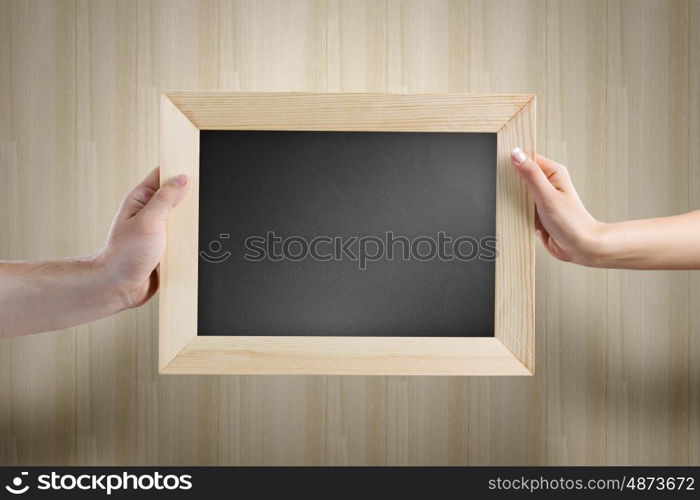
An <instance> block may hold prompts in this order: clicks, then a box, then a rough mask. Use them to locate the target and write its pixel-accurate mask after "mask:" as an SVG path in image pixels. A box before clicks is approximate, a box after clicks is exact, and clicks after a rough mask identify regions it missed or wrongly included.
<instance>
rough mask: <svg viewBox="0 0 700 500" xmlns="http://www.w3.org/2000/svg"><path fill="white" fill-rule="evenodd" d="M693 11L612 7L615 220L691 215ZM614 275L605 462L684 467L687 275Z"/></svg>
mask: <svg viewBox="0 0 700 500" xmlns="http://www.w3.org/2000/svg"><path fill="white" fill-rule="evenodd" d="M688 14H689V12H688V3H687V2H663V3H662V2H654V1H648V2H636V1H630V2H618V1H615V2H610V3H609V5H608V34H609V36H608V44H607V45H608V63H607V92H608V97H607V101H608V104H607V159H608V161H607V164H608V175H607V184H608V200H607V209H608V210H607V212H608V214H607V216H608V219H610V220H619V219H626V218H643V217H652V216H659V215H670V214H674V213H680V212H685V211H687V210H688V209H689V203H688V201H689V200H688V181H689V177H688ZM650 61H653V62H654V64H653V65H651V64H650ZM608 276H609V279H608V320H607V321H608V350H607V461H608V463H610V464H616V465H617V464H639V465H643V464H683V463H687V461H688V445H687V442H688V424H689V422H688V373H689V372H688V341H689V321H688V320H689V297H688V293H689V285H690V283H689V276H688V273H687V272H649V273H642V272H632V271H615V272H613V271H611V272H610V273H609V274H608ZM695 307H697V304H696V305H695Z"/></svg>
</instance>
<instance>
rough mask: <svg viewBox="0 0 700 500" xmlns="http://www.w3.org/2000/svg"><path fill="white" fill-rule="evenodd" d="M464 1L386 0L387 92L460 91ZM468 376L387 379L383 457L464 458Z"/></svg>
mask: <svg viewBox="0 0 700 500" xmlns="http://www.w3.org/2000/svg"><path fill="white" fill-rule="evenodd" d="M468 15H469V12H468V8H467V4H466V3H465V2H451V1H443V0H439V1H434V2H423V1H420V0H389V3H388V14H387V22H388V28H387V51H388V52H387V91H388V92H467V91H468V78H467V74H468V69H469V66H468V59H467V57H466V54H467V44H466V37H467V34H468ZM467 385H468V379H466V378H462V377H459V378H449V379H446V378H424V377H410V378H407V377H390V378H388V379H387V404H388V406H387V419H388V427H387V450H386V453H387V463H388V464H390V465H397V464H405V465H409V464H410V465H419V464H431V465H445V464H453V465H464V464H466V463H467V450H468V423H467V420H466V418H464V416H465V415H466V414H467V404H468V388H467Z"/></svg>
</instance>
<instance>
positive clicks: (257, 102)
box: [164, 90, 532, 132]
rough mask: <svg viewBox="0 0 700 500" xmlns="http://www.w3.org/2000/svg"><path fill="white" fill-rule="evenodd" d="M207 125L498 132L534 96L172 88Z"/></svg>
mask: <svg viewBox="0 0 700 500" xmlns="http://www.w3.org/2000/svg"><path fill="white" fill-rule="evenodd" d="M164 92H165V94H166V95H167V96H168V97H169V98H170V100H171V101H172V102H173V103H175V105H176V106H177V107H178V108H179V109H180V111H182V112H183V113H184V114H185V115H186V116H187V117H188V118H189V119H190V120H191V121H192V123H194V124H195V125H196V126H197V127H198V128H199V129H201V130H289V128H290V127H294V130H321V131H323V130H335V131H343V130H349V131H363V132H372V131H376V132H381V131H393V132H498V131H499V130H500V129H501V128H502V127H503V124H504V123H506V122H507V121H508V120H510V119H511V118H512V117H513V116H514V115H515V114H516V113H517V112H518V111H519V110H520V109H521V108H522V107H523V106H524V105H525V104H526V103H527V102H528V101H529V100H530V99H531V98H532V96H531V95H527V94H524V95H521V94H516V95H482V96H479V95H463V94H451V95H450V94H447V95H445V94H406V95H396V94H394V95H386V94H360V93H342V94H341V93H334V94H330V93H328V94H313V93H290V92H283V93H273V92H269V93H246V92H221V91H219V92H206V93H203V92H198V91H180V90H166V91H164Z"/></svg>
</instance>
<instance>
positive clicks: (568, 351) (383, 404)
mask: <svg viewBox="0 0 700 500" xmlns="http://www.w3.org/2000/svg"><path fill="white" fill-rule="evenodd" d="M159 89H231V90H256V91H265V90H270V91H271V90H287V91H319V92H326V91H328V92H335V91H376V92H385V91H386V92H533V93H537V95H538V108H539V109H538V115H539V116H538V143H539V144H538V149H539V151H540V152H541V153H542V154H545V155H549V156H552V157H554V158H557V159H559V160H560V161H562V162H564V163H566V164H567V165H568V166H569V167H570V170H571V172H572V175H573V178H574V181H575V183H576V186H577V188H578V189H579V192H580V194H581V196H582V197H583V199H584V201H585V203H586V204H587V206H588V207H589V208H590V210H591V211H592V213H593V214H594V215H595V216H597V217H600V218H604V219H607V220H618V219H623V218H629V217H645V216H652V215H665V214H672V213H677V212H682V211H686V210H689V209H691V208H698V207H700V96H699V90H700V0H668V1H661V0H658V1H650V0H647V1H636V0H626V1H618V0H611V1H609V2H606V1H601V0H587V1H585V2H583V1H579V0H567V1H561V2H560V1H555V0H549V1H546V0H470V1H458V0H434V1H428V0H425V1H421V0H377V1H373V0H262V1H254V0H220V1H216V0H204V1H200V2H197V1H191V0H139V1H136V0H120V1H115V0H98V1H89V0H55V1H50V0H45V1H35V0H32V1H29V0H14V1H8V0H0V258H4V259H33V258H43V257H62V256H69V255H77V254H85V253H89V252H93V251H95V250H96V249H98V248H99V247H100V245H101V243H102V241H103V238H104V237H105V234H106V231H107V229H108V227H109V223H110V220H111V217H112V215H113V213H114V211H115V210H116V208H117V206H118V203H119V201H120V199H121V197H122V196H123V195H124V193H125V192H127V191H128V189H129V188H130V186H132V185H134V184H135V183H136V182H137V181H138V180H139V179H140V178H141V177H143V176H144V175H145V174H146V173H147V172H148V171H149V170H150V169H151V168H152V167H153V166H154V165H156V162H157V148H158V137H157V131H158V123H157V122H158V99H157V96H158V91H159ZM538 252H539V253H538V258H537V266H538V268H537V348H538V352H537V356H538V367H537V375H536V376H534V377H532V378H429V377H418V378H412V377H337V376H336V377H300V376H295V377H260V376H255V377H248V376H245V377H223V376H222V377H193V376H167V377H166V376H163V377H161V376H158V375H157V368H156V354H157V348H156V337H157V303H156V302H157V301H156V300H154V301H152V302H151V303H150V304H148V305H146V306H144V307H142V308H141V309H139V310H135V311H127V312H124V313H122V314H119V315H117V316H115V317H111V318H107V319H104V320H102V321H98V322H95V323H92V324H89V325H84V326H80V327H77V328H71V329H68V330H65V331H62V332H56V333H47V334H41V335H35V336H32V337H28V338H23V339H15V340H7V341H3V342H1V343H0V464H3V465H10V464H27V465H28V464H95V465H96V464H161V465H167V464H199V465H204V464H270V465H272V464H606V463H607V464H689V463H690V464H700V277H699V276H700V275H699V274H698V273H689V272H626V271H606V270H592V269H584V268H579V267H575V266H572V265H567V264H562V263H558V262H555V261H553V260H552V259H550V258H549V257H547V256H546V255H545V254H544V253H543V252H542V251H541V249H539V250H538ZM0 320H1V319H0Z"/></svg>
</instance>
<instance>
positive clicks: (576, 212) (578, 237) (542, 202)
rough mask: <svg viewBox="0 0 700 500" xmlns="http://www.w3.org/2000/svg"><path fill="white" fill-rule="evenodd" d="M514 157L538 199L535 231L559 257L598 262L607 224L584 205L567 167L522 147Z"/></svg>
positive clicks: (536, 199) (524, 178) (533, 195)
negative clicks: (534, 155)
mask: <svg viewBox="0 0 700 500" xmlns="http://www.w3.org/2000/svg"><path fill="white" fill-rule="evenodd" d="M511 161H512V163H513V166H515V168H516V169H517V170H518V173H519V174H520V177H522V179H523V180H524V181H525V182H526V183H527V186H528V189H529V191H530V194H531V195H532V197H533V198H534V200H535V205H536V206H537V216H536V219H535V232H536V233H537V236H538V237H539V238H540V239H541V240H542V243H543V244H544V247H545V248H546V249H547V251H548V252H549V253H550V254H551V255H552V256H554V257H556V258H557V259H559V260H564V261H568V262H574V263H576V264H581V265H594V264H595V260H596V257H597V256H598V254H599V253H600V241H601V236H602V234H603V232H604V230H605V224H603V223H601V222H599V221H597V220H596V219H594V218H593V217H592V216H591V214H589V213H588V211H587V210H586V207H584V206H583V203H581V199H580V198H579V196H578V194H577V193H576V189H575V188H574V185H573V183H572V182H571V177H570V176H569V171H568V170H567V169H566V167H565V166H564V165H561V164H559V163H557V162H555V161H552V160H550V159H548V158H545V157H544V156H539V155H538V156H537V161H536V162H535V161H533V160H532V159H530V158H528V157H527V156H525V153H523V152H522V150H521V149H520V148H515V149H514V150H513V152H512V154H511Z"/></svg>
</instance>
